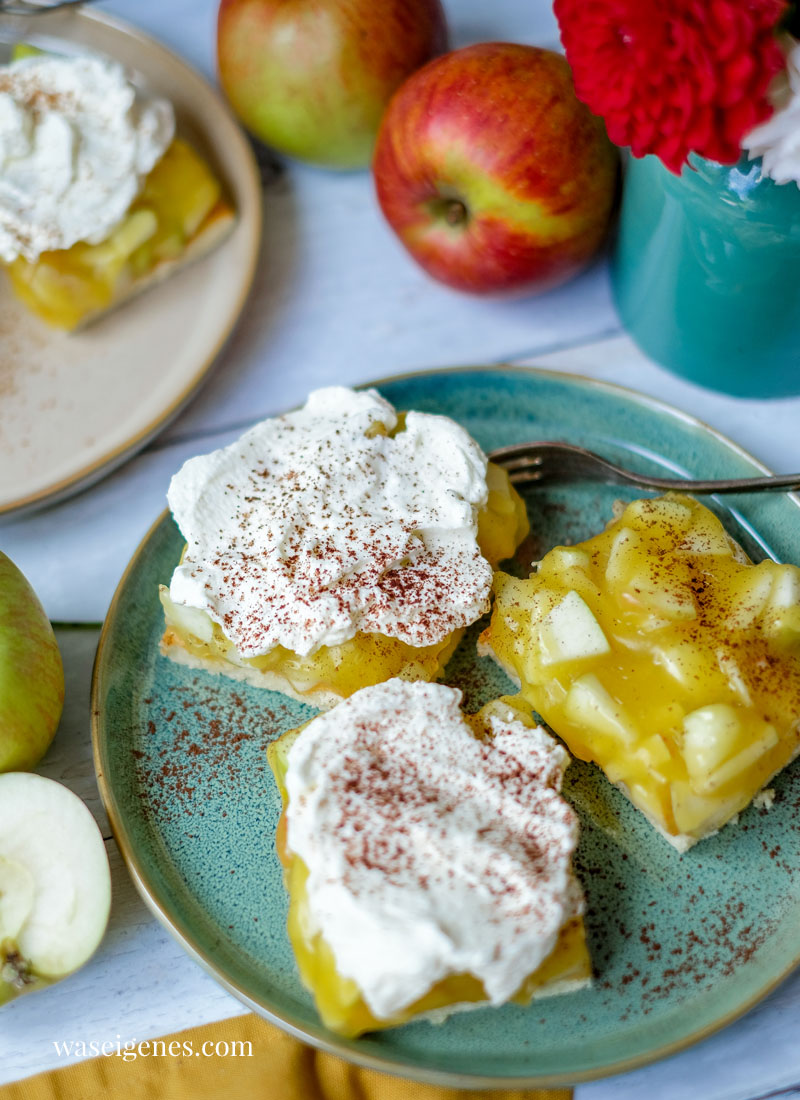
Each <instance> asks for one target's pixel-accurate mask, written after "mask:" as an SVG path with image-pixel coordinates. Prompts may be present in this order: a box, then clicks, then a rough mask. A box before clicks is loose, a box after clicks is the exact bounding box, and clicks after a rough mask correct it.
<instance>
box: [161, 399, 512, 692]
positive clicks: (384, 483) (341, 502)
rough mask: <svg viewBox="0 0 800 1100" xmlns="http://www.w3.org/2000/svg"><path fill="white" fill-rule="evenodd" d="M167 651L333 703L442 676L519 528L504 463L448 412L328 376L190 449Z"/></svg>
mask: <svg viewBox="0 0 800 1100" xmlns="http://www.w3.org/2000/svg"><path fill="white" fill-rule="evenodd" d="M169 503H170V507H171V508H172V511H173V515H174V516H175V519H176V521H177V523H178V526H179V527H180V529H181V531H182V533H183V535H184V537H185V538H186V548H185V550H184V553H183V557H182V560H181V563H180V564H179V565H178V567H177V569H176V570H175V572H174V574H173V576H172V580H171V583H170V585H169V588H167V587H166V586H162V588H161V602H162V604H163V607H164V614H165V620H166V630H165V632H164V636H163V639H162V651H163V652H164V653H165V654H166V655H167V656H169V657H171V658H172V659H173V660H176V661H179V662H181V663H183V664H188V665H190V666H191V667H196V668H203V669H206V670H208V671H210V672H220V673H224V674H225V675H228V676H232V677H234V678H237V679H243V680H247V681H248V682H250V683H253V684H255V685H257V686H261V687H266V688H271V689H274V690H278V691H282V692H284V693H285V694H288V695H291V696H292V697H293V698H296V699H299V700H301V701H303V702H309V703H312V704H314V705H315V706H321V707H327V706H332V705H333V704H334V703H336V702H338V700H339V699H341V698H344V697H346V696H348V695H351V694H352V693H353V692H354V691H356V690H357V689H358V688H360V687H364V686H366V685H368V684H375V683H379V682H380V681H381V680H386V679H389V678H390V677H392V676H402V677H404V678H406V679H422V680H432V679H436V677H437V676H439V675H440V673H441V672H442V670H443V669H444V666H445V664H446V663H447V660H448V659H449V657H450V655H451V654H452V652H453V650H454V649H455V647H456V645H457V644H458V641H459V640H460V638H461V635H462V633H463V630H464V628H465V627H467V626H469V625H470V624H471V623H473V622H475V621H476V620H477V619H478V618H480V616H481V615H483V614H484V612H486V611H488V609H489V594H490V590H491V581H492V571H493V567H494V566H495V565H496V564H497V563H498V562H499V561H500V560H501V559H502V558H505V557H508V556H510V555H511V554H512V553H513V552H514V550H515V549H516V547H517V545H518V544H519V542H520V541H521V540H522V539H523V538H524V536H525V534H526V533H527V530H528V520H527V514H526V511H525V506H524V503H523V502H522V500H521V498H520V497H519V496H518V494H517V493H516V492H515V490H514V489H513V488H512V487H511V484H510V482H509V480H508V477H507V475H506V474H505V472H504V471H502V470H500V469H499V468H498V467H495V466H492V465H491V464H488V465H487V460H486V457H485V455H484V454H483V452H482V451H481V450H480V448H479V447H478V446H477V444H476V443H475V442H474V440H472V439H471V438H470V436H469V435H468V434H467V432H465V431H464V429H463V428H461V427H460V426H459V425H458V424H456V423H455V422H454V421H452V420H450V419H449V418H447V417H443V416H432V415H429V414H424V413H417V412H410V413H407V414H398V413H396V412H395V410H394V409H393V408H392V406H391V405H390V404H389V403H388V402H387V401H385V400H384V399H383V398H382V397H381V396H380V395H379V394H378V393H377V392H376V391H374V390H370V391H363V392H355V391H353V390H348V389H346V388H344V387H329V388H327V389H324V390H318V391H316V392H315V393H313V394H312V395H311V396H310V397H309V400H308V403H307V404H306V405H305V407H304V408H302V409H299V410H296V411H295V412H292V413H288V414H286V415H285V416H282V417H277V418H274V419H271V420H266V421H264V422H262V423H261V424H259V425H257V426H256V427H255V428H253V429H252V430H251V431H250V432H248V433H247V434H246V435H245V436H243V437H242V439H240V440H239V441H238V442H236V443H234V444H232V445H231V446H230V447H227V448H224V449H223V450H220V451H216V452H214V453H213V454H210V455H205V456H201V457H199V458H195V459H191V460H190V461H189V462H187V463H186V464H185V465H184V467H183V469H182V470H181V471H180V472H179V473H178V474H177V475H176V476H175V477H174V478H173V480H172V484H171V486H170V490H169Z"/></svg>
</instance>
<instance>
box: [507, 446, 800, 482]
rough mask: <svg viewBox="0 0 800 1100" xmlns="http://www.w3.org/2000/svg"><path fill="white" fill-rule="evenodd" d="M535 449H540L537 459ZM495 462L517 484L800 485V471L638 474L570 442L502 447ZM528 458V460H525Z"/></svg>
mask: <svg viewBox="0 0 800 1100" xmlns="http://www.w3.org/2000/svg"><path fill="white" fill-rule="evenodd" d="M536 451H538V452H539V461H538V462H537V457H536ZM548 451H549V452H550V454H554V453H557V454H558V458H559V462H558V465H557V466H554V465H552V464H550V463H548V464H547V466H546V468H545V469H543V468H542V467H541V465H540V463H541V458H542V457H543V454H542V452H548ZM490 457H491V459H492V461H493V462H496V463H498V465H500V466H506V467H509V468H508V470H507V472H508V475H509V477H510V479H511V481H512V483H513V484H514V485H533V484H535V483H536V482H545V481H547V482H553V481H574V480H576V479H582V480H584V481H601V482H605V483H607V484H612V485H633V486H634V487H635V488H637V489H655V490H659V491H661V492H673V491H674V492H679V493H686V492H691V493H743V492H745V493H746V492H752V491H754V490H761V491H762V492H763V491H776V490H779V489H782V490H784V491H785V492H786V491H790V490H792V489H800V473H796V474H763V475H761V476H759V477H738V478H724V479H714V480H694V479H693V478H686V477H674V478H673V477H654V476H651V475H650V474H637V473H634V472H633V470H625V469H623V468H622V467H620V466H615V465H614V464H613V463H612V462H608V461H607V460H606V459H604V458H601V456H600V455H598V454H595V453H594V452H593V451H587V450H585V449H584V448H583V447H576V446H574V445H573V444H569V443H553V444H552V445H550V446H548V444H547V443H546V442H541V443H537V444H536V448H535V451H534V453H533V454H531V452H530V444H524V443H522V444H518V445H516V446H515V445H512V446H510V447H501V448H499V449H498V450H496V451H493V452H492V454H491V456H490ZM526 459H527V460H528V461H526Z"/></svg>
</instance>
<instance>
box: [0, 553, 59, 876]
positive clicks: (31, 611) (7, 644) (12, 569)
mask: <svg viewBox="0 0 800 1100" xmlns="http://www.w3.org/2000/svg"><path fill="white" fill-rule="evenodd" d="M63 702H64V672H63V669H62V666H61V654H60V653H59V651H58V644H57V642H56V639H55V636H54V634H53V628H52V627H51V626H50V623H49V621H48V618H47V616H46V615H45V613H44V609H43V608H42V605H41V604H40V603H39V600H38V599H37V597H36V593H35V592H34V591H33V589H32V588H31V586H30V584H29V583H28V581H27V580H26V579H25V577H24V576H23V574H22V573H21V572H20V571H19V569H17V567H16V565H14V563H13V562H12V561H11V560H10V558H7V557H6V555H5V554H3V553H0V772H5V771H16V770H22V769H26V768H33V767H35V766H36V765H37V764H38V763H39V761H40V760H41V759H42V757H43V756H44V754H45V752H46V751H47V748H48V746H49V744H50V742H51V741H52V740H53V737H54V736H55V732H56V729H57V728H58V722H59V719H60V717H61V708H62V705H63ZM0 854H1V853H0ZM1 893H2V891H0V894H1Z"/></svg>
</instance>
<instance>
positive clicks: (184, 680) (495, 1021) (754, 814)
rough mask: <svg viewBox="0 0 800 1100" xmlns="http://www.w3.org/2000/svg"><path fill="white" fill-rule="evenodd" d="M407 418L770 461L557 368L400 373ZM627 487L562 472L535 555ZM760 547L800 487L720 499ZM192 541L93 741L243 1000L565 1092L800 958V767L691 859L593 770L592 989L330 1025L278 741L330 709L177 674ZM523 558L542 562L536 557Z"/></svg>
mask: <svg viewBox="0 0 800 1100" xmlns="http://www.w3.org/2000/svg"><path fill="white" fill-rule="evenodd" d="M379 386H380V389H381V391H382V393H384V394H385V396H386V397H388V398H389V399H390V400H391V401H392V402H393V403H394V404H395V405H397V406H398V407H400V408H415V409H423V410H427V411H431V412H440V413H447V414H448V415H450V416H452V417H454V418H455V419H456V420H458V421H460V422H461V423H462V424H464V425H465V426H466V427H467V428H468V429H469V431H470V432H472V434H473V435H474V436H475V437H476V438H477V439H478V441H479V442H480V443H481V444H482V446H483V447H484V448H486V449H487V450H489V449H491V448H493V447H497V446H500V445H502V444H507V443H512V442H517V441H521V440H524V439H535V438H542V437H543V438H553V439H566V440H569V441H571V442H573V443H578V444H583V445H585V446H588V447H591V448H594V449H595V450H597V451H600V452H601V453H603V454H605V455H608V456H609V457H610V458H612V459H617V460H621V461H623V462H626V463H628V464H630V466H632V467H635V468H639V469H642V470H652V471H662V472H663V471H665V470H675V471H678V472H680V473H687V474H690V475H701V474H702V475H703V476H705V477H715V476H718V477H723V476H726V477H727V476H736V475H746V474H749V473H752V472H754V471H756V470H760V469H761V467H759V466H758V465H757V463H755V462H754V460H752V459H751V458H749V457H748V456H747V455H746V454H744V453H743V452H742V451H741V450H739V449H738V448H737V447H735V446H734V445H733V444H732V443H730V442H728V441H726V440H725V439H723V438H722V437H720V436H719V435H717V434H715V433H714V432H712V431H711V430H710V429H708V428H706V427H705V426H703V425H702V424H699V423H698V422H697V421H695V420H693V419H691V418H690V417H687V416H685V415H683V414H682V413H679V412H677V411H675V410H672V409H670V408H668V407H666V406H664V405H661V404H659V403H657V402H655V401H652V400H650V399H648V398H646V397H642V396H640V395H637V394H635V393H632V392H630V391H626V390H622V389H618V388H616V387H613V386H609V385H605V384H603V383H598V382H593V381H589V380H586V379H579V378H574V377H570V376H566V375H560V374H548V373H544V372H539V371H534V370H513V369H499V368H492V369H477V370H459V371H441V372H434V373H430V374H423V375H414V376H411V377H405V378H401V379H393V380H388V381H385V382H383V383H379ZM620 495H621V494H620V492H619V490H618V489H615V488H606V487H599V488H598V487H597V486H591V487H586V486H581V485H572V486H563V487H559V488H553V489H546V490H544V489H542V490H539V491H536V492H532V493H531V494H530V496H529V498H528V503H529V508H530V512H531V521H532V524H533V528H534V531H535V533H536V534H535V538H533V539H532V540H531V541H530V542H529V544H528V546H527V547H526V549H525V555H526V557H525V561H526V562H530V560H531V559H532V558H534V557H536V556H537V555H538V554H539V553H541V552H542V551H543V550H544V549H546V548H547V547H548V546H551V545H553V544H555V543H557V542H564V541H568V540H575V539H579V538H583V537H585V536H588V535H589V534H591V533H592V532H594V531H596V530H598V529H599V528H600V527H601V526H602V524H603V523H604V522H605V520H606V519H607V518H608V516H609V514H610V509H611V503H612V501H613V499H614V498H615V497H618V496H620ZM715 507H717V510H718V511H719V513H720V515H722V517H723V519H724V521H725V522H726V524H727V526H728V527H729V529H730V530H731V532H732V533H733V534H734V535H736V536H737V537H739V538H740V539H741V540H742V541H743V542H744V543H745V544H746V547H747V549H748V550H749V551H750V553H751V554H752V555H755V556H757V557H762V556H763V555H764V554H765V553H772V554H774V556H775V557H777V558H779V559H782V560H785V561H798V558H799V557H800V501H798V500H797V499H796V498H794V497H791V496H787V495H784V494H781V495H779V496H775V495H773V496H762V497H755V496H751V497H749V498H746V497H739V498H736V499H735V500H732V499H731V498H728V504H726V505H724V506H723V505H718V506H717V505H715ZM180 551H181V538H180V535H179V533H178V531H177V529H176V527H175V526H174V524H173V522H172V520H171V519H170V518H169V517H167V516H164V517H162V518H161V519H160V520H158V522H157V523H156V525H155V526H154V527H153V529H152V530H151V532H150V533H149V535H148V536H147V538H146V539H145V541H144V542H143V544H142V545H141V547H140V548H139V550H138V551H137V553H136V555H135V557H134V559H133V561H132V562H131V564H130V566H129V568H128V571H127V573H126V574H125V576H124V577H123V579H122V582H121V583H120V586H119V589H118V590H117V594H116V597H115V599H114V602H113V604H112V607H111V611H110V612H109V615H108V619H107V621H106V625H105V629H104V631H103V635H102V638H101V641H100V648H99V651H98V657H97V665H96V672H95V681H94V688H93V691H94V700H93V712H94V716H95V717H94V747H95V759H96V766H97V772H98V778H99V782H100V789H101V791H102V793H103V797H104V799H105V803H106V807H107V809H108V814H109V817H110V819H111V822H112V825H113V828H114V832H115V834H116V837H117V840H118V842H119V846H120V848H121V850H122V853H123V855H124V856H125V858H126V860H127V862H128V866H129V867H130V870H131V873H132V874H133V877H134V879H135V881H136V882H137V885H138V886H139V889H140V890H141V892H142V894H143V896H144V898H145V900H146V901H147V902H148V903H149V905H150V906H151V908H152V909H153V910H154V912H155V913H156V914H157V916H159V917H160V918H161V920H162V921H163V922H164V923H165V924H166V925H167V927H168V928H169V929H170V930H171V931H172V932H173V934H174V935H175V936H176V937H177V938H178V939H179V940H180V942H181V943H182V944H183V945H184V946H185V947H186V948H187V949H188V950H189V952H190V953H191V954H192V955H193V956H194V957H195V958H196V959H198V960H199V961H200V962H201V963H202V964H203V965H204V966H205V967H206V968H207V969H208V970H209V971H210V972H211V973H212V974H213V975H214V976H215V977H216V978H218V979H219V981H221V982H222V983H223V984H224V985H225V986H226V987H227V988H228V989H230V990H231V991H232V992H233V993H235V994H236V995H237V996H238V997H240V998H241V1000H242V1001H243V1002H244V1003H245V1004H247V1005H248V1006H250V1007H251V1008H253V1009H254V1010H255V1011H257V1012H259V1013H261V1014H262V1015H263V1016H266V1017H267V1018H269V1019H271V1020H273V1021H274V1022H276V1023H278V1024H279V1025H280V1026H282V1027H284V1028H286V1029H287V1030H288V1031H290V1032H292V1033H293V1034H295V1035H298V1036H300V1037H301V1038H303V1039H305V1040H307V1041H308V1042H310V1043H312V1044H314V1045H316V1046H318V1047H321V1048H324V1049H326V1050H330V1051H334V1052H335V1053H337V1054H340V1055H342V1056H343V1057H345V1058H349V1059H351V1060H353V1061H356V1062H360V1063H362V1064H365V1065H369V1066H373V1067H375V1068H377V1069H384V1070H388V1071H392V1072H396V1073H400V1074H403V1075H405V1076H409V1077H416V1078H420V1079H424V1080H427V1081H431V1082H438V1083H443V1084H451V1085H455V1086H457V1087H466V1086H470V1085H472V1086H492V1085H498V1086H499V1085H506V1086H510V1085H516V1086H518V1087H525V1086H534V1085H548V1084H561V1083H566V1082H575V1081H581V1080H587V1079H590V1078H593V1077H598V1076H602V1075H604V1074H609V1073H616V1072H621V1071H622V1070H626V1069H630V1068H632V1067H634V1066H637V1065H642V1064H643V1063H645V1062H649V1061H652V1060H654V1059H656V1058H660V1057H663V1056H664V1055H666V1054H668V1053H671V1052H673V1051H675V1050H678V1049H680V1048H682V1047H685V1046H687V1045H688V1044H690V1043H692V1042H695V1041H696V1040H698V1039H700V1038H702V1037H703V1036H705V1035H708V1034H709V1033H710V1032H712V1031H714V1030H716V1029H717V1028H719V1027H721V1026H723V1025H724V1024H725V1023H727V1022H729V1021H730V1020H732V1019H734V1018H735V1017H736V1016H738V1015H740V1014H741V1013H742V1012H744V1011H745V1010H746V1009H747V1008H748V1007H750V1006H751V1005H752V1004H754V1003H755V1002H756V1001H757V1000H758V999H759V998H760V997H762V996H763V995H764V994H765V993H766V992H767V991H768V990H770V989H771V988H772V987H773V986H774V985H775V984H776V983H777V982H779V981H780V980H781V979H782V978H783V977H785V976H786V975H787V974H788V973H789V972H790V971H791V970H792V968H793V967H794V966H795V965H796V964H797V963H798V962H800V936H799V935H798V928H800V877H798V876H797V874H796V873H795V869H796V867H797V864H798V858H797V856H798V840H799V839H800V817H798V815H797V810H798V807H800V762H798V764H796V765H794V766H793V767H791V768H789V769H788V770H787V771H786V772H784V773H783V774H782V775H781V776H780V777H779V778H778V780H777V781H776V782H775V784H774V786H775V790H776V802H775V805H774V807H773V808H772V810H770V811H769V812H767V811H765V810H760V809H754V808H750V809H748V810H747V811H746V812H745V813H744V814H742V817H741V820H740V823H739V824H738V825H737V826H731V827H728V828H726V829H724V830H723V831H722V833H721V834H720V835H719V836H717V837H713V838H712V839H710V840H707V841H705V842H704V843H702V844H700V845H698V847H697V848H695V849H693V850H692V851H691V852H689V853H688V854H686V855H684V856H679V855H678V854H677V853H676V852H674V851H673V850H672V848H670V847H669V846H668V845H667V844H666V843H665V842H664V841H663V840H662V839H661V838H660V837H659V836H658V835H657V834H656V833H655V832H654V831H653V830H652V829H651V828H650V826H649V825H648V824H647V823H646V821H645V819H644V818H643V817H642V816H641V815H640V814H638V813H637V812H636V811H635V810H633V809H632V808H631V807H630V806H629V805H628V803H627V802H626V801H625V800H624V798H623V797H622V796H621V795H619V794H618V792H616V791H615V790H613V789H612V788H611V786H610V785H609V784H608V783H607V782H606V780H605V779H604V778H603V777H602V776H601V775H600V773H599V772H597V771H596V770H595V769H594V768H592V767H591V766H589V765H584V764H581V763H574V764H573V765H572V766H571V767H570V769H569V771H568V776H567V781H566V791H565V793H566V795H567V797H568V798H569V799H570V800H571V801H572V802H573V803H574V805H575V806H576V808H577V810H578V812H579V814H580V817H581V820H582V825H583V829H582V839H581V844H580V851H579V856H578V860H577V867H578V872H579V875H580V877H581V879H582V881H583V885H584V887H585V890H586V894H587V906H588V908H587V917H586V920H587V927H588V933H589V939H590V947H591V952H592V957H593V960H594V965H595V969H596V979H595V982H594V985H593V988H591V989H589V990H587V991H585V992H581V993H575V994H571V995H568V996H562V997H555V998H550V999H547V1000H543V1001H539V1002H535V1003H534V1004H533V1005H532V1006H530V1007H528V1008H519V1007H515V1006H506V1007H504V1008H501V1009H497V1010H493V1009H480V1010H477V1011H472V1012H468V1013H463V1014H461V1015H458V1016H454V1017H452V1018H451V1019H450V1020H448V1021H447V1022H446V1023H445V1024H441V1025H433V1024H430V1023H428V1022H418V1023H415V1024H409V1025H406V1026H405V1027H402V1028H397V1029H395V1030H392V1031H388V1032H383V1033H380V1034H376V1035H368V1036H366V1037H364V1038H361V1039H358V1040H354V1041H347V1040H342V1039H340V1038H338V1037H337V1036H335V1035H333V1034H331V1033H330V1032H328V1031H326V1030H325V1029H324V1028H323V1027H322V1026H321V1025H320V1023H319V1021H318V1019H317V1016H316V1013H315V1012H314V1008H313V1006H312V1003H311V999H310V997H309V996H308V994H307V993H306V992H305V991H304V990H303V988H302V987H301V985H300V983H299V981H298V978H297V974H296V972H295V967H294V962H293V958H292V953H291V950H290V948H289V943H288V939H287V936H286V932H285V927H284V926H285V918H286V898H285V896H284V890H283V885H282V882H281V872H280V868H279V865H278V860H277V858H276V855H275V851H274V846H273V836H274V831H275V824H276V821H277V818H278V812H279V798H278V794H277V791H276V788H275V786H274V784H273V781H272V777H271V774H270V772H269V769H268V767H267V764H266V761H265V749H266V746H267V744H268V742H269V741H271V740H272V739H273V738H275V737H277V736H278V735H279V734H280V733H282V732H283V731H284V730H286V729H288V728H290V727H292V726H296V725H298V724H299V723H300V722H302V721H304V720H305V719H307V718H309V717H310V716H311V714H312V713H313V712H312V710H311V709H310V708H308V707H303V706H300V705H298V704H296V703H293V702H290V701H288V700H287V699H285V698H284V697H283V696H281V695H278V694H273V693H269V692H259V691H257V690H255V689H251V688H248V687H246V686H243V685H241V684H238V683H235V682H233V681H227V680H224V679H221V678H214V677H211V676H207V675H206V674H202V673H197V672H193V671H190V670H188V669H184V668H181V667H178V666H177V665H173V664H171V663H170V662H169V661H167V660H165V659H164V658H162V657H161V656H160V655H159V653H158V640H159V636H160V634H161V631H162V617H161V613H160V608H159V603H158V598H157V586H158V584H159V582H167V581H168V580H169V577H170V575H171V573H172V570H173V568H174V566H175V565H176V564H177V562H178V557H179V554H180ZM519 564H520V566H521V565H522V564H523V562H522V559H520V563H519ZM476 633H477V631H476V630H474V629H473V630H472V631H471V632H469V634H468V636H467V637H466V638H465V640H464V642H463V643H462V646H461V648H460V650H459V651H458V652H457V654H456V655H455V656H454V658H453V660H452V662H451V665H450V666H449V668H448V678H449V680H450V682H452V683H454V684H457V685H458V686H460V687H462V688H463V689H464V693H465V696H466V702H467V704H468V706H469V708H470V709H475V708H477V707H478V706H479V705H480V704H481V703H482V702H483V701H484V700H485V699H487V698H489V697H491V696H494V695H495V694H498V693H500V692H502V691H507V690H509V684H508V681H506V680H505V679H504V678H503V677H502V675H501V674H500V673H498V672H497V671H496V670H495V669H494V667H493V666H492V665H491V663H490V662H488V661H486V660H479V659H478V658H476V657H475V654H474V643H475V637H476Z"/></svg>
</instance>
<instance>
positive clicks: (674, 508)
mask: <svg viewBox="0 0 800 1100" xmlns="http://www.w3.org/2000/svg"><path fill="white" fill-rule="evenodd" d="M691 519H692V513H691V510H690V509H689V508H687V507H686V505H685V504H681V503H680V502H679V501H677V500H669V498H666V497H660V498H651V499H642V500H634V501H631V503H630V504H629V505H628V507H627V508H626V509H625V522H626V523H627V524H628V525H629V526H631V527H632V528H633V529H634V530H636V531H641V530H645V531H646V530H649V529H650V528H652V527H653V525H654V524H656V523H658V524H661V525H662V526H664V527H667V528H670V529H672V530H675V531H685V530H686V528H687V527H688V526H689V524H690V522H691Z"/></svg>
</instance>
